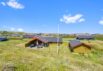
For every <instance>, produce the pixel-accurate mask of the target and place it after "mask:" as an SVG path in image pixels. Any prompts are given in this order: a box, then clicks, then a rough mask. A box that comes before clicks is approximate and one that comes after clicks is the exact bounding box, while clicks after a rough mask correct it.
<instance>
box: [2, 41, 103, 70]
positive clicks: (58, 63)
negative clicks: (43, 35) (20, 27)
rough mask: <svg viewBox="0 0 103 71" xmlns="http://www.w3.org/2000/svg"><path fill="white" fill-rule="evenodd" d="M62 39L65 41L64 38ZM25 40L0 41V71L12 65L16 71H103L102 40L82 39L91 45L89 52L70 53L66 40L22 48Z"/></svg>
mask: <svg viewBox="0 0 103 71" xmlns="http://www.w3.org/2000/svg"><path fill="white" fill-rule="evenodd" d="M64 41H67V40H66V39H65V40H64ZM26 42H27V40H9V41H7V42H0V71H1V70H2V68H3V67H4V66H5V65H13V66H15V67H16V71H103V41H98V40H94V41H90V42H88V41H83V42H85V43H89V44H90V45H91V46H92V52H91V53H89V54H85V55H82V54H75V53H71V52H70V51H69V49H68V48H67V42H65V43H63V44H62V45H61V46H60V47H59V54H58V53H57V48H56V45H51V46H50V47H46V48H41V49H31V48H24V44H25V43H26Z"/></svg>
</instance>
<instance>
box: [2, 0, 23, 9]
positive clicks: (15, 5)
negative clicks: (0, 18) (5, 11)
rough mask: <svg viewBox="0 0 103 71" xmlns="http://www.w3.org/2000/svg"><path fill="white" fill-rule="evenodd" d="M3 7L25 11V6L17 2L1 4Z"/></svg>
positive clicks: (11, 1) (14, 0) (12, 0)
mask: <svg viewBox="0 0 103 71" xmlns="http://www.w3.org/2000/svg"><path fill="white" fill-rule="evenodd" d="M1 4H2V5H3V6H9V7H11V8H14V9H24V5H23V4H21V3H19V2H17V0H9V1H7V2H1Z"/></svg>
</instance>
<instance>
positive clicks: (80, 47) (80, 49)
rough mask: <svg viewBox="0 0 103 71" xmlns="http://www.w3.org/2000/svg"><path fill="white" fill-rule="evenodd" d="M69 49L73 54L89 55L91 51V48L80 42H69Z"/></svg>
mask: <svg viewBox="0 0 103 71" xmlns="http://www.w3.org/2000/svg"><path fill="white" fill-rule="evenodd" d="M69 49H70V51H71V52H76V53H88V52H90V51H91V46H90V45H87V44H85V43H82V42H80V41H79V40H71V41H70V42H69Z"/></svg>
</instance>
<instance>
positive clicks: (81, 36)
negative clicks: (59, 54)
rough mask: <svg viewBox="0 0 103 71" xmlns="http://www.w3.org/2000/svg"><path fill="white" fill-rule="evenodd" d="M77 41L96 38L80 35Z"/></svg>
mask: <svg viewBox="0 0 103 71" xmlns="http://www.w3.org/2000/svg"><path fill="white" fill-rule="evenodd" d="M76 39H78V40H85V39H86V40H93V39H94V37H93V36H92V35H78V36H77V37H76Z"/></svg>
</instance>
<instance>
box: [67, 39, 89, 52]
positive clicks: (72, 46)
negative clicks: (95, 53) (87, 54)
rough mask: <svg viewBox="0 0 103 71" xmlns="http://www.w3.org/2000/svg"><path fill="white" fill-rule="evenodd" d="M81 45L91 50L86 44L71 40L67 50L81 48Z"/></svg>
mask: <svg viewBox="0 0 103 71" xmlns="http://www.w3.org/2000/svg"><path fill="white" fill-rule="evenodd" d="M81 45H84V46H86V47H88V48H91V47H90V46H89V45H87V44H85V43H82V42H80V41H79V40H71V41H70V42H69V48H70V49H71V50H72V49H74V48H76V47H79V46H81Z"/></svg>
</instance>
